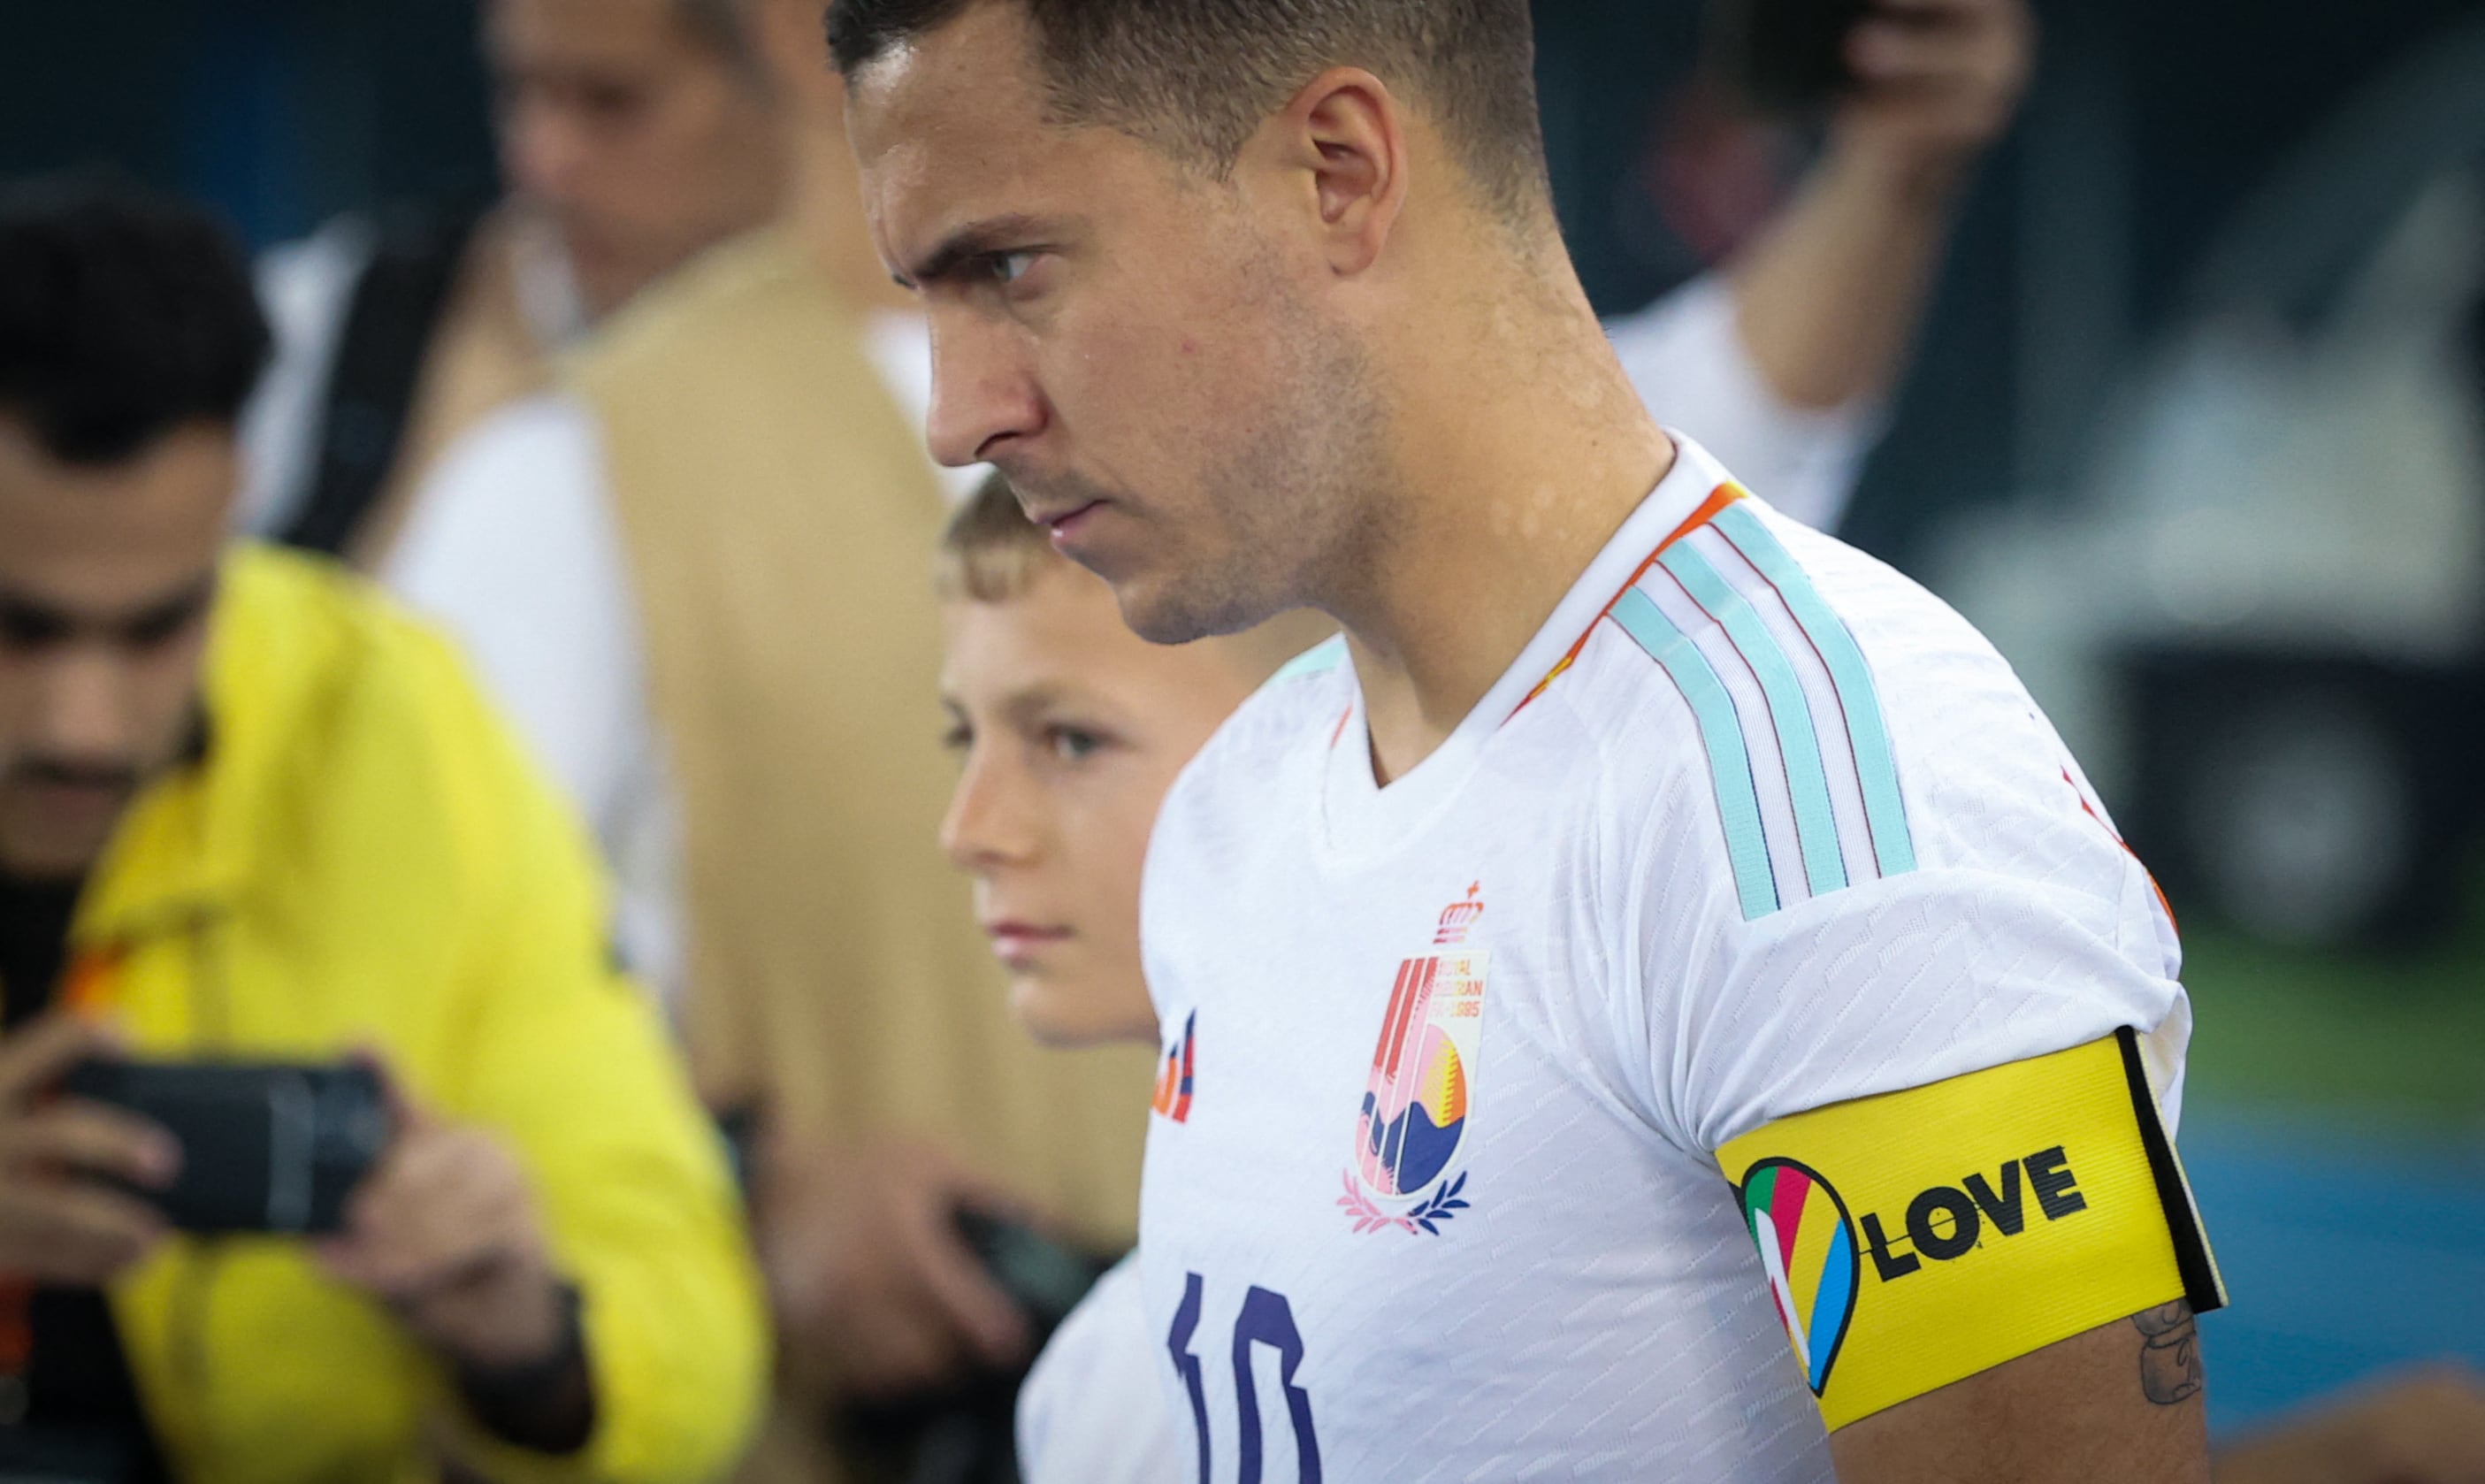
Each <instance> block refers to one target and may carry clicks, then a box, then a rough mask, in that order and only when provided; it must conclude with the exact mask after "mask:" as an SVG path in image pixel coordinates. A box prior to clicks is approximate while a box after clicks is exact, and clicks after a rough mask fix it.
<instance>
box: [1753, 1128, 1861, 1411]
mask: <svg viewBox="0 0 2485 1484" xmlns="http://www.w3.org/2000/svg"><path fill="white" fill-rule="evenodd" d="M1741 1194H1742V1197H1743V1224H1744V1225H1745V1226H1747V1227H1749V1228H1750V1230H1751V1233H1752V1242H1753V1244H1754V1245H1755V1246H1757V1247H1758V1248H1759V1249H1760V1250H1761V1267H1762V1268H1764V1269H1766V1270H1767V1272H1768V1275H1769V1292H1770V1293H1771V1294H1772V1295H1773V1296H1775V1298H1776V1299H1777V1304H1778V1317H1779V1318H1780V1319H1782V1320H1784V1321H1785V1322H1786V1330H1787V1338H1789V1340H1792V1341H1793V1342H1794V1358H1795V1360H1796V1362H1797V1363H1799V1364H1800V1365H1802V1367H1803V1370H1804V1379H1805V1380H1806V1381H1807V1382H1809V1383H1810V1384H1811V1386H1812V1394H1813V1395H1815V1396H1818V1395H1819V1394H1820V1393H1821V1391H1822V1390H1823V1389H1825V1388H1827V1387H1828V1385H1829V1372H1830V1368H1831V1367H1832V1366H1834V1365H1836V1364H1837V1363H1838V1350H1839V1347H1840V1346H1841V1345H1843V1344H1844V1343H1845V1342H1846V1329H1847V1326H1848V1325H1849V1324H1851V1323H1852V1322H1853V1321H1854V1318H1855V1296H1856V1291H1857V1289H1858V1288H1860V1287H1861V1286H1862V1278H1863V1265H1862V1258H1861V1256H1860V1254H1859V1253H1858V1251H1857V1250H1856V1246H1855V1224H1854V1223H1853V1222H1852V1221H1850V1220H1849V1219H1848V1217H1847V1215H1846V1202H1845V1201H1843V1200H1841V1199H1840V1198H1839V1196H1838V1192H1837V1191H1835V1190H1833V1189H1832V1188H1831V1187H1830V1184H1829V1182H1828V1181H1826V1180H1824V1179H1822V1178H1821V1177H1820V1174H1819V1172H1818V1171H1816V1170H1815V1169H1812V1168H1808V1167H1806V1166H1803V1165H1800V1164H1797V1163H1796V1162H1794V1161H1793V1160H1783V1159H1767V1160H1762V1161H1761V1162H1760V1163H1759V1164H1757V1165H1754V1166H1753V1167H1752V1168H1750V1169H1749V1170H1747V1171H1746V1172H1745V1173H1744V1175H1743V1189H1742V1193H1741Z"/></svg>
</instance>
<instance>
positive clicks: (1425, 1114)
mask: <svg viewBox="0 0 2485 1484" xmlns="http://www.w3.org/2000/svg"><path fill="white" fill-rule="evenodd" d="M1483 917H1484V888H1483V886H1482V885H1481V884H1478V885H1476V886H1471V887H1469V888H1467V894H1466V897H1465V898H1464V899H1463V900H1461V901H1457V902H1453V903H1451V904H1450V908H1449V910H1448V911H1446V912H1444V913H1442V914H1441V920H1440V923H1439V925H1438V926H1437V927H1435V928H1434V933H1433V943H1432V947H1433V948H1434V951H1433V952H1431V953H1429V954H1426V955H1424V956H1422V957H1418V958H1410V959H1407V960H1406V961H1405V962H1404V963H1401V964H1400V965H1399V966H1398V982H1397V985H1396V987H1395V988H1393V989H1392V990H1391V991H1390V995H1389V1008H1388V1011H1387V1013H1386V1014H1384V1015H1383V1016H1382V1017H1381V1021H1380V1041H1379V1045H1378V1046H1377V1047H1375V1048H1374V1050H1373V1053H1372V1076H1371V1078H1370V1080H1369V1081H1368V1082H1367V1083H1366V1084H1365V1086H1364V1090H1363V1107H1362V1110H1361V1112H1360V1113H1359V1114H1358V1115H1357V1117H1356V1119H1355V1129H1354V1158H1353V1161H1352V1163H1351V1164H1350V1165H1349V1166H1348V1167H1347V1170H1346V1177H1345V1185H1346V1194H1345V1195H1342V1196H1340V1197H1339V1198H1338V1202H1337V1203H1338V1205H1339V1206H1341V1207H1343V1208H1344V1209H1345V1211H1346V1214H1347V1218H1348V1219H1349V1220H1350V1221H1352V1223H1354V1229H1355V1231H1356V1232H1357V1233H1363V1232H1373V1231H1379V1230H1381V1229H1382V1228H1384V1227H1396V1228H1397V1229H1399V1230H1401V1231H1405V1232H1409V1233H1412V1232H1416V1231H1423V1232H1426V1233H1429V1234H1431V1235H1434V1236H1438V1235H1440V1231H1441V1226H1442V1223H1446V1222H1448V1221H1450V1220H1451V1219H1452V1218H1453V1217H1455V1216H1457V1215H1458V1213H1460V1212H1461V1211H1463V1210H1465V1209H1466V1208H1467V1202H1466V1201H1465V1200H1464V1199H1463V1198H1461V1193H1463V1192H1464V1191H1465V1190H1466V1184H1467V1177H1466V1173H1465V1171H1464V1170H1463V1169H1461V1168H1460V1160H1459V1157H1460V1154H1461V1152H1462V1149H1463V1146H1464V1144H1465V1142H1466V1130H1467V1113H1468V1108H1469V1104H1470V1103H1471V1101H1472V1099H1473V1096H1474V1087H1473V1081H1472V1079H1473V1078H1474V1076H1475V1070H1476V1068H1477V1067H1478V1066H1480V1065H1481V1064H1482V1062H1481V1060H1480V1059H1479V1049H1480V1043H1481V1041H1482V1038H1483V1033H1484V1003H1485V969H1486V962H1487V958H1488V954H1487V952H1486V950H1485V949H1483V948H1476V947H1472V946H1471V945H1470V944H1469V943H1468V941H1467V940H1468V938H1469V936H1470V935H1471V934H1472V933H1473V931H1474V929H1475V927H1476V924H1477V923H1478V922H1479V921H1481V920H1482V919H1483Z"/></svg>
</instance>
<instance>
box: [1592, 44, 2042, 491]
mask: <svg viewBox="0 0 2485 1484" xmlns="http://www.w3.org/2000/svg"><path fill="white" fill-rule="evenodd" d="M1745 9H1746V10H1749V11H1751V12H1752V13H1753V14H1761V12H1760V8H1759V7H1757V6H1749V7H1745ZM1814 9H1815V10H1819V9H1820V8H1814ZM1829 9H1830V10H1832V11H1834V10H1835V9H1836V8H1835V7H1832V8H1829ZM1862 10H1863V13H1864V18H1863V19H1862V20H1860V21H1859V22H1857V23H1856V24H1855V25H1854V27H1853V28H1852V30H1850V31H1849V32H1847V33H1846V36H1845V39H1844V42H1843V47H1842V48H1840V56H1839V60H1840V62H1841V63H1842V64H1843V81H1842V82H1840V83H1839V84H1838V85H1837V86H1836V87H1835V88H1834V89H1833V90H1832V91H1831V92H1830V93H1829V94H1828V95H1827V96H1826V97H1825V98H1824V99H1822V100H1821V101H1820V102H1818V103H1816V104H1815V105H1813V106H1814V107H1816V108H1819V109H1822V110H1825V113H1826V128H1827V133H1826V143H1825V147H1824V149H1823V151H1822V152H1821V155H1820V158H1819V159H1818V161H1817V162H1816V164H1815V165H1814V166H1813V167H1812V169H1811V170H1810V172H1809V173H1808V174H1807V175H1806V176H1805V178H1804V179H1803V180H1802V181H1801V183H1800V184H1799V186H1798V187H1797V189H1796V191H1795V193H1794V196H1793V198H1792V199H1791V201H1790V202H1789V204H1788V206H1786V208H1785V209H1784V210H1782V211H1780V212H1779V213H1778V214H1777V215H1776V216H1775V217H1774V218H1773V219H1771V220H1769V221H1767V222H1765V223H1763V224H1762V226H1761V229H1760V231H1759V233H1758V234H1757V235H1756V236H1755V237H1754V238H1753V240H1752V241H1751V242H1750V243H1749V244H1748V245H1747V246H1745V247H1743V248H1742V249H1741V250H1740V251H1739V252H1737V253H1735V254H1734V256H1732V257H1731V258H1730V259H1729V260H1728V261H1727V262H1726V264H1725V266H1724V268H1723V269H1722V270H1721V271H1720V272H1717V273H1712V274H1709V275H1707V276H1705V277H1702V278H1698V279H1695V280H1693V281H1692V282H1691V283H1690V284H1688V285H1686V286H1684V287H1683V288H1681V289H1678V290H1676V291H1675V292H1674V293H1672V294H1670V295H1668V296H1667V297H1665V298H1663V299H1660V300H1659V301H1657V303H1656V304H1655V305H1653V306H1652V307H1651V308H1649V309H1647V310H1644V311H1642V312H1640V313H1639V314H1637V315H1633V316H1626V317H1624V318H1620V319H1617V320H1615V321H1613V322H1612V323H1611V324H1609V326H1608V327H1607V328H1608V333H1609V334H1610V336H1611V338H1612V340H1613V344H1614V350H1615V352H1616V353H1617V354H1618V355H1619V356H1620V357H1621V359H1622V363H1623V370H1624V371H1625V373H1626V374H1628V375H1629V377H1630V379H1631V382H1632V384H1633V385H1634V386H1635V387H1637V388H1638V390H1639V394H1640V397H1641V399H1642V400H1644V401H1646V402H1647V403H1648V404H1649V405H1650V406H1652V407H1654V408H1657V409H1659V410H1661V411H1662V412H1663V414H1664V416H1665V418H1666V420H1667V421H1668V423H1669V424H1670V425H1671V426H1677V427H1680V428H1682V429H1683V430H1685V431H1687V432H1689V433H1690V434H1691V435H1692V436H1693V437H1695V438H1698V439H1699V440H1700V441H1701V443H1702V445H1703V446H1705V447H1706V448H1707V449H1708V450H1709V451H1710V452H1711V453H1715V454H1716V455H1717V456H1718V457H1719V458H1720V459H1721V460H1723V461H1724V462H1725V464H1726V466H1727V467H1728V468H1730V469H1733V470H1734V471H1735V473H1736V474H1737V475H1738V476H1739V477H1740V478H1741V479H1742V480H1743V481H1744V482H1745V483H1747V484H1749V485H1750V486H1751V487H1752V488H1754V489H1756V490H1759V491H1761V493H1762V494H1763V495H1765V496H1766V497H1767V499H1768V501H1769V503H1770V504H1772V505H1774V506H1775V507H1777V508H1778V509H1780V510H1781V511H1784V512H1785V513H1786V514H1788V515H1790V516H1793V517H1794V518H1795V519H1797V520H1800V521H1802V522H1804V523H1805V524H1806V525H1809V526H1812V527H1814V528H1815V529H1817V530H1821V531H1835V530H1836V529H1837V528H1838V526H1839V523H1840V521H1841V520H1842V519H1843V516H1844V514H1845V512H1846V506H1847V502H1848V500H1849V499H1850V498H1851V497H1852V496H1853V494H1854V490H1855V484H1856V481H1857V479H1858V478H1859V476H1860V474H1861V472H1862V464H1863V460H1864V456H1865V455H1866V454H1867V453H1870V452H1871V446H1872V443H1873V441H1874V440H1875V439H1876V438H1877V437H1878V435H1879V431H1880V424H1881V415H1882V408H1883V406H1884V405H1885V403H1886V401H1887V399H1888V398H1890V397H1892V396H1893V395H1895V393H1896V392H1897V390H1898V383H1899V381H1900V379H1901V378H1902V377H1903V376H1904V374H1905V372H1906V369H1907V363H1908V359H1909V355H1910V353H1911V351H1912V350H1913V348H1914V345H1915V342H1916V338H1917V335H1918V332H1919V331H1920V330H1921V329H1922V327H1923V324H1924V320H1925V315H1926V314H1927V313H1928V311H1929V309H1930V306H1931V301H1932V294H1933V290H1934V289H1935V287H1936V285H1937V284H1938V282H1939V278H1940V271H1941V266H1942V263H1943V261H1945V259H1946V257H1947V255H1948V252H1949V247H1950V240H1951V234H1952V229H1953V225H1954V224H1955V220H1956V217H1957V212H1958V208H1959V206H1960V204H1961V202H1962V200H1963V199H1964V197H1965V194H1966V189H1967V186H1968V185H1969V183H1970V182H1971V181H1972V180H1973V179H1974V178H1975V174H1976V167H1977V165H1978V164H1979V163H1980V161H1981V159H1982V158H1983V156H1984V154H1985V152H1986V151H1988V150H1990V149H1991V148H1992V147H1993V145H1994V144H1995V143H1996V142H1997V141H1999V140H2000V139H2001V138H2002V136H2003V134H2004V132H2005V131H2006V130H2007V129H2008V127H2009V125H2010V123H2011V120H2012V118H2013V117H2014V116H2015V115H2016V114H2017V111H2018V107H2019V100H2020V97H2021V96H2022V95H2023V94H2024V93H2025V91H2026V89H2027V84H2028V78H2029V73H2030V71H2031V69H2032V67H2033V65H2034V57H2035V24H2034V16H2033V15H2032V14H2031V13H2030V11H2029V8H2028V5H2027V3H2026V0H1871V4H1870V5H1869V6H1865V7H1863V8H1862ZM1785 18H1788V19H1794V18H1797V17H1796V16H1795V14H1794V13H1793V10H1792V8H1789V9H1788V11H1787V14H1786V17H1785ZM1765 43H1766V41H1765V39H1764V40H1763V44H1765ZM1780 44H1784V45H1788V46H1799V45H1800V44H1801V41H1800V39H1799V38H1797V37H1792V36H1789V37H1788V38H1786V39H1785V41H1784V42H1783V43H1780ZM1768 61H1769V54H1768V53H1767V52H1766V51H1765V50H1763V51H1762V52H1761V63H1762V64H1765V63H1766V62H1768ZM1711 70H1714V67H1713V65H1712V68H1711ZM1735 86H1736V82H1735V80H1734V79H1731V78H1729V79H1718V78H1713V77H1711V78H1704V80H1703V83H1702V84H1701V85H1700V87H1699V88H1698V89H1696V90H1695V91H1697V92H1698V93H1699V94H1700V96H1698V97H1696V98H1694V99H1692V100H1691V104H1690V105H1689V106H1692V107H1694V108H1695V109H1699V110H1702V111H1705V112H1707V113H1708V114H1711V115H1714V116H1717V117H1718V122H1719V124H1720V125H1721V126H1725V125H1726V124H1729V123H1730V122H1731V118H1730V116H1732V115H1733V114H1734V113H1735V112H1736V111H1737V110H1749V109H1752V108H1754V107H1757V106H1759V105H1758V104H1757V103H1756V102H1754V101H1752V100H1749V99H1743V98H1739V97H1737V96H1733V94H1732V91H1731V90H1732V89H1733V88H1734V87H1735ZM1796 118H1797V120H1798V122H1809V121H1808V120H1804V119H1803V117H1802V109H1801V108H1800V106H1798V108H1797V113H1796ZM1685 173H1686V174H1688V173H1695V172H1688V171H1686V172H1685ZM1730 174H1731V172H1730Z"/></svg>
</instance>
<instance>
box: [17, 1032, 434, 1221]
mask: <svg viewBox="0 0 2485 1484" xmlns="http://www.w3.org/2000/svg"><path fill="white" fill-rule="evenodd" d="M62 1086H63V1089H64V1090H65V1091H66V1092H67V1093H68V1095H69V1096H70V1097H71V1098H73V1099H76V1100H78V1102H79V1103H80V1104H82V1105H84V1106H88V1107H92V1108H94V1109H96V1110H97V1111H98V1112H100V1111H101V1110H104V1109H113V1110H118V1111H119V1116H120V1117H122V1118H123V1120H124V1121H125V1120H128V1119H137V1120H143V1122H144V1123H145V1124H146V1125H149V1126H151V1127H152V1128H154V1129H157V1130H160V1131H162V1133H164V1134H165V1135H169V1136H170V1138H171V1140H172V1141H173V1143H174V1145H175V1147H176V1148H177V1149H178V1168H175V1169H173V1170H171V1171H169V1172H159V1173H158V1175H157V1177H156V1178H153V1179H144V1178H132V1177H130V1176H129V1175H128V1174H127V1173H126V1172H114V1171H106V1173H107V1174H110V1175H115V1176H116V1177H117V1178H118V1179H119V1180H120V1183H121V1184H122V1185H123V1193H124V1194H125V1195H131V1196H134V1197H136V1198H138V1199H141V1200H144V1201H145V1202H147V1203H148V1204H149V1205H151V1206H153V1207H154V1208H155V1210H156V1212H157V1213H158V1214H159V1215H160V1216H161V1218H162V1220H163V1221H164V1223H166V1224H169V1225H171V1226H173V1227H174V1228H176V1229H178V1230H181V1231H192V1232H264V1233H272V1234H278V1235H293V1236H304V1235H311V1234H315V1233H319V1232H326V1231H334V1230H336V1229H337V1227H338V1225H339V1224H340V1223H341V1222H342V1220H343V1212H344V1206H345V1200H346V1197H347V1196H348V1195H351V1194H352V1192H353V1190H354V1187H355V1186H356V1185H358V1184H360V1183H361V1181H362V1179H363V1177H364V1175H365V1174H367V1173H368V1172H369V1170H370V1168H371V1166H372V1164H373V1163H374V1162H375V1161H376V1160H377V1159H378V1158H379V1155H380V1150H381V1149H382V1148H383V1147H385V1146H386V1144H387V1142H388V1139H389V1123H388V1109H387V1105H386V1102H385V1100H384V1097H383V1094H382V1090H381V1086H380V1082H379V1077H378V1074H377V1073H376V1072H375V1071H374V1070H373V1069H372V1068H370V1067H369V1066H367V1065H363V1064H360V1063H355V1062H339V1063H336V1064H333V1065H325V1066H320V1065H295V1064H287V1063H276V1062H227V1061H135V1060H123V1059H118V1058H89V1059H86V1060H83V1061H81V1062H80V1063H79V1064H78V1065H77V1066H75V1067H74V1068H72V1069H71V1070H70V1071H69V1073H68V1077H66V1078H65V1079H63V1082H62Z"/></svg>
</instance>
